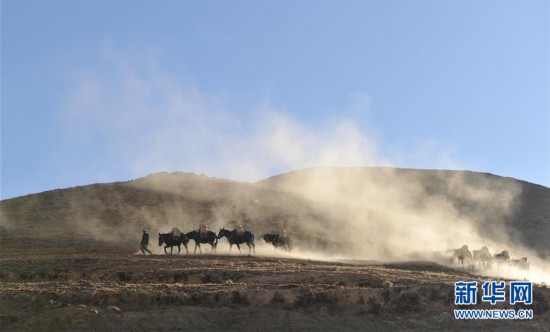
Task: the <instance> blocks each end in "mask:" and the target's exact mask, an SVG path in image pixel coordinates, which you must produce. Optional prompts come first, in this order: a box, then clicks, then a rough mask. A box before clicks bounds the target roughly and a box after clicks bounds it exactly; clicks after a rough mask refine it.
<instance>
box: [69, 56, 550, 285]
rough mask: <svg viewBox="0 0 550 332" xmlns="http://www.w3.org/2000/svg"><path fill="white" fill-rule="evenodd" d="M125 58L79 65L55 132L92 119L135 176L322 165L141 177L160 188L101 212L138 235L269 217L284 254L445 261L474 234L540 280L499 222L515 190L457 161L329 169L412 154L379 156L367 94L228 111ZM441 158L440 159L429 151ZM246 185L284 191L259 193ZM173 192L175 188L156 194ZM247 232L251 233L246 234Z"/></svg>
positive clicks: (98, 231)
mask: <svg viewBox="0 0 550 332" xmlns="http://www.w3.org/2000/svg"><path fill="white" fill-rule="evenodd" d="M121 57H122V58H123V56H121ZM127 62H128V61H120V63H117V62H115V63H111V64H110V65H112V66H113V68H114V71H113V72H114V73H115V76H114V77H95V78H94V79H90V78H89V76H86V75H84V76H83V77H84V78H83V79H82V81H81V82H76V84H75V87H76V88H75V91H74V93H73V94H72V95H71V96H70V97H69V98H68V100H67V105H66V109H65V112H66V115H67V117H66V118H67V119H68V123H67V128H69V129H70V130H68V133H67V134H68V135H69V136H70V135H75V134H76V133H78V134H79V135H82V132H84V134H85V135H94V130H98V128H101V132H102V133H103V135H104V136H105V141H108V142H109V144H108V146H106V147H105V150H106V152H108V153H107V154H108V155H109V156H117V157H115V158H114V159H113V160H111V161H110V162H113V163H116V164H117V165H119V166H120V167H123V168H126V169H131V170H133V171H134V172H135V174H136V175H139V176H141V175H143V174H147V173H155V172H158V171H167V170H181V169H184V170H191V171H196V172H205V173H207V174H209V175H213V176H217V177H222V178H230V179H235V180H239V181H252V180H257V179H261V178H263V177H266V176H269V175H273V174H278V173H283V172H287V171H292V170H296V169H303V168H306V167H318V166H323V167H324V168H312V169H306V170H304V171H301V172H297V173H296V174H294V175H292V174H291V175H290V176H286V177H283V178H282V179H280V180H281V181H279V180H278V179H277V178H275V179H271V180H267V181H262V182H261V183H259V184H256V185H251V184H243V185H242V186H239V185H236V184H235V185H231V184H228V183H226V182H224V183H220V182H217V184H214V185H212V183H210V182H209V181H207V180H206V179H203V180H201V181H195V182H193V183H192V184H191V185H187V184H189V183H191V182H192V181H191V180H189V181H188V182H185V181H183V182H181V183H180V182H177V181H176V182H173V180H172V179H170V178H167V177H166V178H162V177H155V178H149V179H148V180H147V181H146V183H141V184H139V185H137V186H134V189H135V188H138V189H142V190H151V191H154V192H156V193H159V194H162V195H164V196H162V195H161V196H162V197H165V199H160V200H158V201H156V200H149V201H147V200H146V199H143V200H138V201H136V202H118V203H117V197H119V196H117V195H113V199H112V201H111V203H112V204H114V205H116V208H115V207H113V209H118V213H119V214H120V215H114V216H108V218H110V219H116V218H126V219H127V220H131V222H130V224H129V225H131V227H133V229H143V228H148V229H149V230H151V232H150V233H151V235H152V236H151V238H152V239H154V238H155V235H156V232H157V231H160V232H167V231H169V230H171V228H172V227H180V228H181V229H182V230H184V231H188V230H191V229H196V228H197V225H198V224H199V223H200V222H206V223H208V224H209V225H211V229H212V230H214V231H216V232H217V229H218V227H231V226H234V225H235V224H237V223H239V224H244V225H245V226H247V227H249V229H251V230H252V231H254V232H256V234H262V233H265V232H267V231H270V230H272V229H274V228H275V229H276V228H278V227H281V226H283V227H286V228H287V230H288V231H289V232H290V233H291V234H293V235H294V236H295V237H296V239H297V241H296V250H295V251H293V254H292V255H293V256H295V257H304V258H313V259H328V258H330V259H357V260H377V261H395V260H407V259H416V260H435V261H438V262H442V263H448V260H449V256H450V252H452V249H456V248H460V247H461V246H462V245H468V246H469V248H470V250H474V249H479V248H481V247H482V246H484V245H486V246H488V247H489V248H490V250H491V251H492V253H497V252H500V251H502V250H508V251H509V252H510V253H511V254H512V256H513V258H519V257H523V256H527V257H529V258H530V260H531V261H532V262H533V264H532V265H533V266H535V265H536V266H539V267H544V270H543V271H540V272H536V274H537V275H541V276H542V275H544V278H545V280H550V278H548V273H547V271H548V268H547V266H548V264H547V263H546V262H544V261H542V260H540V261H537V262H535V254H534V253H532V252H530V251H529V250H527V249H526V248H524V247H522V246H521V245H518V243H517V241H516V240H515V237H514V234H511V233H510V232H511V231H510V228H509V227H508V223H509V222H510V220H511V219H512V218H513V214H514V210H515V208H516V204H517V197H518V195H519V194H520V188H519V187H517V186H516V185H514V184H513V183H511V182H506V181H504V180H503V181H497V180H495V179H483V178H480V177H473V176H471V174H469V173H468V172H456V173H450V172H444V171H433V172H431V173H430V174H435V175H433V176H432V177H429V178H427V175H425V174H424V175H423V174H422V173H421V172H416V171H412V170H410V171H404V170H399V169H392V168H378V169H376V170H375V171H366V169H364V168H337V169H334V168H331V167H335V166H338V167H342V166H344V167H364V166H380V165H382V166H388V167H389V166H394V165H395V162H392V161H395V160H404V161H407V160H413V158H412V157H410V155H411V154H414V153H413V152H408V153H399V152H393V153H389V152H385V153H381V151H382V148H381V145H382V144H380V143H381V140H379V139H378V138H377V136H376V134H375V133H376V130H373V128H369V125H366V124H365V123H366V122H368V121H366V118H368V114H369V112H371V111H372V109H371V107H372V105H371V103H370V101H369V98H368V96H366V95H361V94H359V96H362V98H359V99H361V100H362V101H361V102H359V103H357V98H356V100H355V102H354V103H353V105H352V106H351V107H349V106H348V108H350V109H351V108H353V110H352V111H351V112H350V111H349V110H346V107H343V110H339V111H342V112H335V113H333V114H332V116H328V118H327V119H325V120H315V121H300V120H298V119H296V118H294V117H292V116H291V115H289V114H288V113H287V112H285V111H284V110H283V109H282V108H280V107H275V106H273V104H272V103H270V102H268V101H266V100H265V99H264V98H260V99H264V100H260V101H256V102H251V103H250V104H251V105H253V106H251V107H250V109H247V110H238V111H236V110H235V109H233V108H234V107H233V106H232V105H231V100H230V98H229V96H228V95H227V94H214V95H209V94H208V93H205V92H202V91H200V90H199V89H196V88H192V89H190V88H188V87H187V88H186V87H185V86H183V85H182V84H181V83H180V82H179V81H178V80H177V79H176V78H174V77H171V76H170V75H169V74H168V71H163V70H162V67H161V66H153V67H152V68H145V69H144V68H141V67H139V66H135V67H132V66H127V65H124V64H125V63H127ZM129 63H132V62H131V61H130V62H129ZM122 69H124V70H122ZM120 91H122V92H124V93H119V92H120ZM113 110H117V111H116V112H113ZM340 113H343V114H347V115H348V116H346V115H343V116H340V115H339V114H340ZM350 114H352V115H351V116H350ZM353 114H362V115H361V116H359V117H355V116H353ZM365 114H366V115H365ZM67 141H71V140H67ZM386 148H387V147H386ZM418 149H419V150H422V146H419V147H418ZM387 150H392V149H384V151H387ZM392 151H395V149H393V150H392ZM441 156H445V158H444V160H445V161H444V162H443V164H442V163H441V162H439V163H438V162H437V161H438V160H439V161H441V160H442V158H441ZM424 159H425V160H421V161H417V164H418V163H420V164H427V165H431V166H432V167H435V168H444V167H445V166H446V165H448V164H449V163H450V164H452V165H453V166H455V167H453V168H457V167H456V164H457V163H456V162H455V161H452V160H451V159H452V158H449V157H448V154H447V153H445V152H443V153H439V152H436V153H433V154H430V155H426V156H424ZM434 160H435V162H434ZM241 184H242V183H241ZM260 187H262V188H266V189H265V190H275V191H277V192H282V193H284V195H279V196H278V197H274V196H273V195H271V196H270V195H267V194H266V195H265V197H260V196H262V195H263V194H262V193H261V192H260V191H261V190H260V189H258V188H260ZM170 195H172V196H170ZM174 195H175V196H176V197H180V198H179V199H176V200H174V199H172V198H170V197H173V196H174ZM285 195H286V196H285ZM288 195H290V196H288ZM275 196H276V195H275ZM280 196H285V197H286V198H285V199H281V198H280ZM183 197H186V199H183ZM98 204H101V203H99V202H98ZM89 206H90V208H89V209H88V210H87V211H93V210H94V208H93V202H91V203H90V204H89ZM79 209H81V205H80V203H79V204H77V205H75V210H77V213H79V214H80V216H79V218H78V219H81V220H86V229H87V231H86V232H88V233H90V232H91V233H92V236H94V237H95V238H98V239H103V240H107V241H115V240H116V239H120V238H121V237H124V236H126V235H125V232H126V231H127V230H126V229H122V230H121V229H117V228H116V227H114V226H113V225H105V223H104V220H105V217H103V218H97V219H94V218H89V217H88V216H87V215H86V214H87V212H86V211H84V210H80V211H78V210H79ZM125 227H129V226H125ZM222 242H223V241H222ZM257 242H259V243H260V242H262V240H261V239H260V236H257ZM264 250H267V251H270V248H269V249H265V248H264V249H261V250H260V251H264ZM297 253H301V254H297ZM266 254H267V253H266ZM533 271H535V270H534V269H533ZM533 273H535V272H533Z"/></svg>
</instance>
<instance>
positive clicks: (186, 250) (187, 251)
mask: <svg viewBox="0 0 550 332" xmlns="http://www.w3.org/2000/svg"><path fill="white" fill-rule="evenodd" d="M184 246H185V252H186V253H187V255H189V249H187V244H184Z"/></svg>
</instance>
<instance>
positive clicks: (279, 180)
mask: <svg viewBox="0 0 550 332" xmlns="http://www.w3.org/2000/svg"><path fill="white" fill-rule="evenodd" d="M312 190H313V191H314V192H315V195H313V196H312V195H311V191H312ZM326 195H329V196H326ZM350 197H351V198H354V199H355V198H357V201H354V199H350ZM327 198H328V199H329V201H327V200H326V199H327ZM318 199H322V202H321V203H322V204H319V200H318ZM323 199H324V200H323ZM327 202H328V203H327ZM347 205H350V206H353V207H354V211H353V212H354V213H353V214H350V213H349V208H347V209H344V208H343V206H347ZM356 207H358V208H359V209H360V211H361V213H357V212H356V211H355V210H357V209H356ZM435 210H437V214H435V215H434V213H433V211H435ZM388 211H393V212H395V211H399V213H400V214H399V218H404V219H403V221H401V220H398V221H399V222H400V223H405V224H407V223H409V224H410V223H414V222H415V221H414V220H415V219H411V220H407V218H411V215H413V214H414V215H416V214H418V218H419V219H421V220H423V221H426V220H428V219H430V218H433V219H437V218H439V219H440V220H443V221H444V223H446V224H452V223H459V222H462V221H463V220H468V221H469V222H473V223H475V225H474V226H475V229H476V230H478V231H479V233H480V234H481V236H484V237H487V238H490V239H491V238H495V239H496V238H502V237H503V236H504V237H506V236H507V239H508V240H510V241H513V242H514V243H518V244H522V245H524V246H525V247H527V248H530V249H533V250H535V251H536V252H537V254H538V255H539V256H541V257H543V258H544V257H548V255H549V253H550V242H549V241H548V239H549V238H550V189H548V188H546V187H543V186H539V185H535V184H531V183H527V182H524V181H519V180H515V179H511V178H502V177H499V176H495V175H491V174H483V173H475V172H459V171H431V170H410V169H389V168H314V169H305V170H301V171H296V172H291V173H287V174H283V175H279V176H275V177H271V178H268V179H265V180H262V181H259V182H258V183H241V182H236V181H229V180H222V179H215V178H210V177H206V176H204V175H195V174H189V173H170V174H169V173H158V174H154V175H150V176H147V177H145V178H140V179H137V180H133V181H128V182H116V183H106V184H94V185H88V186H81V187H75V188H68V189H59V190H53V191H48V192H43V193H39V194H33V195H27V196H23V197H18V198H13V199H9V200H4V201H1V202H0V217H1V224H0V230H1V236H2V240H10V239H15V240H16V241H21V242H23V243H26V241H27V240H25V239H32V241H30V242H31V243H33V244H34V245H35V246H36V247H41V246H48V245H54V246H55V245H58V246H61V245H63V246H67V247H71V248H74V247H75V246H76V247H79V246H80V247H83V248H87V249H90V250H101V248H103V247H110V248H113V247H116V248H120V249H125V250H135V249H136V243H137V242H139V236H140V233H141V229H143V228H148V229H150V230H151V233H153V234H154V233H155V232H167V231H169V230H170V229H171V228H172V227H179V228H180V229H182V230H184V231H188V230H192V229H196V227H197V225H198V224H199V223H200V222H206V223H208V224H209V225H210V227H211V228H212V229H214V230H217V228H218V227H232V226H234V225H235V224H244V225H245V227H246V228H248V229H250V230H252V231H253V232H256V233H257V234H261V233H263V232H267V231H271V230H273V229H276V228H277V227H280V226H284V227H286V228H287V229H288V230H289V231H290V232H291V233H292V234H293V235H294V236H295V237H296V238H297V239H298V240H299V241H298V242H300V243H302V245H304V246H306V247H308V249H315V250H317V249H321V250H331V251H333V249H336V250H346V249H349V244H348V239H347V238H346V237H342V236H339V235H338V234H339V232H342V231H343V232H346V229H347V231H348V232H356V231H359V232H362V231H363V229H364V228H363V227H362V226H360V225H358V224H357V223H354V224H353V225H351V224H346V222H349V220H370V221H371V222H376V223H375V224H372V223H371V224H367V226H365V227H367V229H365V230H364V234H362V235H361V236H362V239H367V240H368V238H369V237H373V236H379V235H380V234H382V233H380V232H381V230H380V229H377V228H373V227H380V225H381V224H383V225H392V221H393V220H396V216H395V215H390V214H388ZM446 224H445V225H444V226H443V227H446ZM396 225H397V226H395V225H394V227H397V229H393V230H392V231H395V234H396V237H397V238H399V236H401V235H402V236H408V233H407V232H405V233H404V234H401V235H400V233H399V232H400V231H401V232H404V229H403V227H402V226H399V225H400V224H399V223H397V224H396ZM354 227H355V228H354ZM369 227H370V228H369ZM437 227H441V226H437ZM437 227H436V228H434V231H437V230H438V229H439V228H437ZM468 227H469V226H468ZM416 228H417V227H416ZM374 230H377V231H376V232H374ZM384 230H385V229H384ZM377 232H378V233H377ZM335 234H336V236H335ZM398 240H399V239H396V241H398ZM392 248H393V247H391V246H389V247H388V248H384V249H383V250H386V251H391V250H392ZM381 250H382V249H381Z"/></svg>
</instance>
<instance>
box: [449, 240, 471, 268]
mask: <svg viewBox="0 0 550 332" xmlns="http://www.w3.org/2000/svg"><path fill="white" fill-rule="evenodd" d="M455 259H456V260H458V261H459V262H460V264H461V265H462V267H464V261H466V262H467V263H468V265H469V266H471V265H472V253H471V252H470V250H469V249H468V246H467V245H463V246H462V248H460V249H453V255H452V256H451V261H452V263H454V261H455Z"/></svg>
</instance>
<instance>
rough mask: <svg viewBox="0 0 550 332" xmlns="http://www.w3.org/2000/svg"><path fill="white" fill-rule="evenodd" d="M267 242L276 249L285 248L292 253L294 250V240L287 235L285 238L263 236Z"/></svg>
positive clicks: (274, 235)
mask: <svg viewBox="0 0 550 332" xmlns="http://www.w3.org/2000/svg"><path fill="white" fill-rule="evenodd" d="M262 238H263V239H264V241H265V242H267V243H271V244H272V245H273V246H274V247H275V248H283V249H285V250H287V251H289V252H290V250H292V239H291V238H290V237H289V236H288V235H287V236H285V237H284V238H282V237H279V234H264V236H262Z"/></svg>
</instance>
